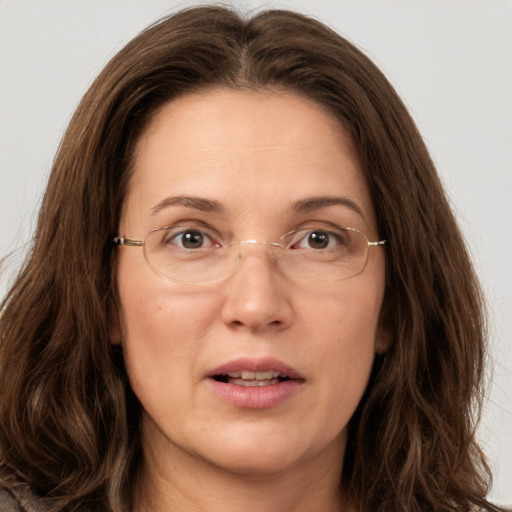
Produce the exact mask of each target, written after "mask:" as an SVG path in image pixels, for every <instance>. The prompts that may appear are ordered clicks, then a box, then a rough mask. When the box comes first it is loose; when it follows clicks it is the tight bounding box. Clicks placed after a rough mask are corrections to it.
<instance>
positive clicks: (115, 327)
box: [109, 305, 122, 345]
mask: <svg viewBox="0 0 512 512" xmlns="http://www.w3.org/2000/svg"><path fill="white" fill-rule="evenodd" d="M109 331H110V343H112V344H113V345H121V339H122V336H121V315H120V312H119V308H118V306H116V305H112V307H111V308H110V318H109Z"/></svg>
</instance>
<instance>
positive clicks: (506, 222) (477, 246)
mask: <svg viewBox="0 0 512 512" xmlns="http://www.w3.org/2000/svg"><path fill="white" fill-rule="evenodd" d="M233 3H234V4H235V5H237V6H239V7H240V8H241V9H242V10H244V11H248V10H250V9H253V8H258V7H260V6H266V7H285V8H286V7H287V8H293V9H296V10H300V11H302V12H305V13H308V14H311V15H314V16H315V17H317V18H319V19H321V20H322V21H324V22H326V23H327V24H329V25H330V26H332V27H333V28H335V29H336V30H337V31H338V32H340V33H342V34H343V35H345V36H347V37H348V38H349V39H350V40H352V41H353V42H355V43H356V44H357V45H358V46H359V47H360V48H362V49H363V50H364V51H365V52H366V53H367V54H368V55H369V56H370V57H371V58H372V59H373V60H374V61H375V62H376V63H377V65H379V66H380V67H381V69H382V70H383V71H384V72H385V73H386V74H387V76H388V78H389V79H390V80H391V82H392V83H393V84H394V85H395V87H396V88H397V90H398V92H399V94H400V95H401V96H402V98H403V99H404V100H405V102H406V104H407V106H408V107H409V109H410V112H411V114H412V115H413V117H414V119H415V120H416V122H417V124H418V126H419V128H420V130H421V131H422V133H423V135H424V137H425V140H426V142H427V145H428V147H429V149H430V151H431V153H432V156H433V158H434V160H435V162H436V164H437V166H438V170H439V173H440V175H441V177H442V180H443V182H444V184H445V186H446V188H447V191H448V194H449V196H450V199H451V201H452V203H453V207H454V209H455V210H456V212H457V215H458V218H459V220H460V223H461V226H462V229H463V231H464V233H465V235H466V237H467V240H468V244H469V246H470V249H471V252H472V254H473V256H474V260H475V264H476V266H477V269H478V272H479V275H480V277H481V279H482V282H483V284H484V287H485V290H486V292H487V296H488V300H489V309H490V324H491V329H492V339H491V345H490V353H491V359H492V362H493V368H492V372H491V371H489V380H490V381H491V380H492V386H491V387H490V390H489V398H488V402H487V405H486V408H485V414H484V418H483V423H482V426H481V428H480V430H479V436H480V439H481V441H482V443H483V445H484V447H485V449H486V451H487V453H488V454H489V457H490V460H491V463H492V466H493V468H494V471H495V483H494V486H493V490H492V494H491V497H492V498H493V499H494V500H496V501H497V502H498V503H507V502H508V503H512V391H511V389H512V341H511V331H512V291H511V290H512V230H511V227H510V224H511V221H512V200H511V194H510V192H511V190H512V92H511V91H512V2H511V1H510V0H302V1H300V0H299V1H291V0H282V1H280V2H262V1H259V0H247V1H240V2H237V1H236V0H235V1H234V2H233ZM189 5H192V2H173V1H164V0H73V1H69V0H0V257H1V256H5V255H6V254H7V253H11V252H12V251H14V252H13V253H12V255H11V257H10V258H9V260H8V262H7V265H4V266H5V268H4V269H3V271H2V274H1V278H0V296H1V295H3V294H4V293H5V290H6V287H7V285H8V282H9V280H10V279H12V276H13V274H14V272H15V270H16V267H17V265H18V264H19V262H20V261H21V258H22V256H23V253H24V250H25V248H26V247H27V244H28V243H29V241H30V236H31V231H32V228H33V226H34V222H35V219H36V215H37V209H38V205H39V204H40V200H41V196H42V193H43V190H44V184H45V181H46V179H47V176H48V173H49V170H50V168H51V163H52V158H53V156H54V153H55V151H56V149H57V146H58V143H59V139H60V137H61V136H62V133H63V132H64V130H65V128H66V125H67V123H68V121H69V119H70V116H71V115H72V112H73V110H74V108H75V107H76V105H77V103H78V101H79V99H80V97H81V95H82V94H83V93H84V92H85V90H86V89H87V87H88V85H89V84H90V83H91V81H92V80H93V78H94V77H95V76H96V75H97V74H98V73H99V71H100V70H101V68H102V67H103V65H104V64H105V63H106V61H107V60H108V59H109V58H110V57H112V56H113V55H114V53H115V52H116V51H117V50H119V49H120V48H121V47H122V46H123V45H124V44H125V43H126V42H127V41H128V40H129V39H130V38H132V37H133V36H134V35H135V34H137V33H138V32H139V31H140V30H142V29H143V28H144V27H145V26H146V25H148V24H149V23H151V22H152V21H154V20H156V19H157V18H158V17H160V16H162V15H163V14H165V13H166V12H169V11H173V10H176V9H177V8H181V7H186V6H189ZM404 193H406V191H404Z"/></svg>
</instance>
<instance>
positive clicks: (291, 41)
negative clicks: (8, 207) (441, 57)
mask: <svg viewBox="0 0 512 512" xmlns="http://www.w3.org/2000/svg"><path fill="white" fill-rule="evenodd" d="M0 321H1V324H0V332H1V342H2V345H1V347H2V348H1V355H0V368H1V373H0V379H1V382H0V389H1V390H2V391H1V400H0V411H1V413H0V418H1V419H0V446H1V452H2V459H1V466H0V471H1V481H2V484H3V490H2V491H1V492H2V493H3V496H2V498H3V500H4V502H5V503H8V504H9V505H5V506H6V507H11V508H7V509H6V510H11V509H13V507H25V509H26V510H76V511H78V510H115V511H119V510H132V511H142V510H159V511H165V510H240V509H247V510H254V511H257V510H265V511H268V510H294V511H301V510H308V511H310V510H322V511H327V510H333V511H334V510H336V511H341V510H343V511H372V512H373V511H377V510H382V511H384V510H386V511H387V510H393V511H396V510H404V511H424V510H432V511H433V510H435V511H442V510H461V511H462V510H464V511H466V510H470V509H474V510H479V509H480V508H483V509H487V510H499V509H498V508H496V507H493V506H492V505H490V504H489V503H488V502H487V501H486V499H485V495H486V492H487V488H488V482H489V479H490V474H489V469H488V466H487V464H486V461H485V458H484V455H483V454H482V452H481V450H480V448H479V447H478V445H477V444H476V442H475V440H474V430H475V425H476V420H477V419H478V406H479V404H480V401H481V396H482V395H481V394H482V389H481V379H482V371H483V367H484V337H485V333H484V321H483V317H482V299H481V295H480V291H479V287H478V283H477V281H476V279H475V276H474V273H473V270H472V268H471V264H470V262H469V258H468V256H467V253H466V251H465V248H464V243H463V240H462V237H461V235H460V232H459V230H458V228H457V226H456V224H455V221H454V218H453V215H452V213H451V211H450V208H449V206H448V204H447V201H446V198H445V196H444V192H443V190H442V187H441V185H440V183H439V180H438V177H437V175H436V172H435V169H434V166H433V164H432V162H431V160H430V158H429V156H428V153H427V151H426V148H425V145H424V144H423V142H422V139H421V137H420V135H419V134H418V132H417V130H416V128H415V126H414V123H413V122H412V120H411V118H410V116H409V115H408V113H407V111H406V109H405V107H404V106H403V104H402V103H401V101H400V100H399V98H398V97H397V95H396V93H395V92H394V90H393V89H392V88H391V86H390V85H389V83H388V82H387V81H386V79H385V78H384V77H383V75H382V74H381V73H380V72H379V70H378V69H377V68H376V67H375V66H374V65H373V64H372V63H371V62H370V61H369V60H368V59H367V58H366V57H365V56H364V55H362V54H361V52H359V51H358V50H357V49H356V48H354V47H353V46H352V45H351V44H350V43H348V42H347V41H346V40H344V39H343V38H341V37H340V36H338V35H337V34H335V33H333V32H332V31H330V30H329V29H327V28H326V27H324V26H323V25H321V24H320V23H318V22H317V21H314V20H311V19H309V18H306V17H303V16H301V15H298V14H294V13H290V12H284V11H269V12H264V13H261V14H259V15H256V16H255V17H254V18H251V19H248V20H245V19H243V18H241V17H240V16H238V15H237V14H236V13H234V12H232V11H230V10H226V9H223V8H220V7H201V8H195V9H190V10H185V11H182V12H180V13H177V14H175V15H173V16H171V17H168V18H166V19H164V20H162V21H161V22H159V23H157V24H155V25H154V26H152V27H150V28H148V29H147V30H146V31H145V32H143V33H142V34H141V35H139V36H138V37H137V38H135V39H134V40H133V41H132V42H130V43H129V44H128V45H127V46H126V47H125V48H124V49H123V50H121V52H119V54H118V55H117V56H115V57H114V58H113V59H112V61H111V62H110V63H109V64H108V65H107V67H106V68H105V70H104V71H103V72H102V73H101V75H100V76H99V77H98V79H97V80H96V81H95V83H94V84H93V85H92V87H91V88H90V90H89V91H88V92H87V94H86V95H85V96H84V98H83V100H82V102H81V104H80V106H79V107H78V110H77V112H76V114H75V116H74V117H73V119H72V121H71V123H70V125H69V127H68V130H67V132H66V134H65V136H64V139H63V141H62V144H61V147H60V150H59V153H58V155H57V158H56V161H55V164H54V168H53V171H52V174H51V177H50V180H49V184H48V188H47V191H46V194H45V198H44V202H43V205H42V209H41V213H40V217H39V223H38V228H37V232H36V237H35V242H34V247H33V250H32V252H31V254H30V256H29V258H28V260H27V263H26V265H25V267H24V269H23V270H22V272H21V273H20V275H19V277H18V279H17V281H16V282H15V284H14V286H13V287H12V289H11V291H10V292H9V294H8V296H7V298H6V300H5V303H4V306H3V313H2V317H1V320H0ZM18 509H19V508H18ZM21 509H22V510H23V508H21ZM14 510H17V509H16V508H14Z"/></svg>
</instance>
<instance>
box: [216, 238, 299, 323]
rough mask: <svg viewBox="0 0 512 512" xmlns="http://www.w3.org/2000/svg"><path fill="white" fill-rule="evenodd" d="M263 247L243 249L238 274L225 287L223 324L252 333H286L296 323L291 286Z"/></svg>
mask: <svg viewBox="0 0 512 512" xmlns="http://www.w3.org/2000/svg"><path fill="white" fill-rule="evenodd" d="M269 249H270V248H269V247H265V246H264V245H259V246H256V245H250V246H248V247H245V246H241V248H240V255H239V257H240V262H239V266H238V268H237V270H236V271H235V273H234V274H233V275H232V276H231V277H230V278H229V279H228V280H227V281H226V282H225V283H224V286H225V300H224V304H223V308H222V320H223V321H224V323H225V324H227V325H229V326H230V327H238V328H241V327H246V328H247V329H249V330H251V331H262V330H266V329H278V330H279V329H283V328H286V327H287V326H289V325H290V323H291V321H292V319H293V306H292V301H291V294H290V290H289V286H287V285H289V282H288V280H287V279H285V278H284V276H282V275H280V273H279V271H278V269H277V268H276V265H275V262H274V261H273V257H272V251H271V250H269Z"/></svg>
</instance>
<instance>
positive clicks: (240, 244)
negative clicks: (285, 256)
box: [232, 238, 284, 272]
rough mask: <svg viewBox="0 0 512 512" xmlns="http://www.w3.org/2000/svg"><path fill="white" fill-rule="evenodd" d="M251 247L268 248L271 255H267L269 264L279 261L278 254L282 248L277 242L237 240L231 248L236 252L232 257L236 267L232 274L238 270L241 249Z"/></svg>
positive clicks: (250, 239)
mask: <svg viewBox="0 0 512 512" xmlns="http://www.w3.org/2000/svg"><path fill="white" fill-rule="evenodd" d="M251 246H254V247H256V246H263V247H268V248H270V249H271V250H270V253H271V254H267V259H268V261H269V262H270V263H271V264H274V263H275V262H276V261H277V260H278V259H279V256H280V253H281V252H282V250H283V249H284V247H283V246H282V245H281V244H279V243H278V242H271V241H269V240H256V239H253V238H249V239H247V240H238V241H237V242H234V243H233V246H232V247H234V248H235V250H236V251H235V255H234V261H235V263H236V266H235V268H234V269H233V272H236V270H238V267H239V266H240V263H241V261H242V259H243V258H242V249H243V248H245V247H247V248H248V247H251Z"/></svg>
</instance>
